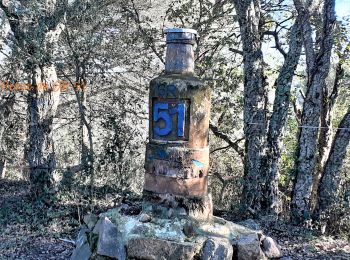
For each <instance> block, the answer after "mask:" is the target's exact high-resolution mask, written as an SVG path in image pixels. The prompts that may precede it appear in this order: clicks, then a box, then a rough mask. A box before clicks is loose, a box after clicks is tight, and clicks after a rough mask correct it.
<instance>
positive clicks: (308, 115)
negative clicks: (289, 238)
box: [291, 0, 336, 223]
mask: <svg viewBox="0 0 350 260" xmlns="http://www.w3.org/2000/svg"><path fill="white" fill-rule="evenodd" d="M294 3H295V6H296V9H297V11H298V13H299V15H301V16H302V23H303V42H304V49H305V55H306V66H307V74H308V77H307V86H306V87H307V91H306V96H305V99H304V104H303V112H302V116H301V124H302V128H301V129H300V132H299V140H298V158H297V162H296V179H295V185H294V190H293V199H292V204H291V207H292V212H291V217H292V220H293V222H295V223H301V222H303V221H304V220H306V219H308V218H310V217H311V214H310V210H311V195H312V186H313V175H314V172H315V166H316V158H317V140H318V132H319V130H318V129H319V126H320V116H321V110H322V99H323V86H324V85H325V84H326V83H325V80H326V77H327V76H328V73H329V68H330V62H331V61H330V57H331V52H332V46H333V34H334V26H335V21H336V19H335V11H334V4H335V3H334V1H332V0H326V1H324V5H323V16H322V36H321V39H320V42H319V46H317V44H314V43H313V35H312V34H313V30H312V25H311V19H312V17H311V13H310V9H311V8H312V1H311V2H307V3H304V2H302V1H299V0H295V1H294ZM317 50H318V52H317Z"/></svg>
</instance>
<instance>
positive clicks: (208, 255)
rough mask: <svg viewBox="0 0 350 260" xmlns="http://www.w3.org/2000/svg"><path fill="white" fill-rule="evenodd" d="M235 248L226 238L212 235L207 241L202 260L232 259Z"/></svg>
mask: <svg viewBox="0 0 350 260" xmlns="http://www.w3.org/2000/svg"><path fill="white" fill-rule="evenodd" d="M232 257H233V249H232V245H231V243H230V241H229V240H228V239H226V238H219V237H212V238H209V239H207V240H206V241H205V243H204V247H203V249H202V255H201V260H231V259H232Z"/></svg>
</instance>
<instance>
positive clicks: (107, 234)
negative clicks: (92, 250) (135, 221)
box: [96, 217, 125, 260]
mask: <svg viewBox="0 0 350 260" xmlns="http://www.w3.org/2000/svg"><path fill="white" fill-rule="evenodd" d="M96 252H97V254H99V255H103V256H108V257H111V258H116V259H118V260H122V259H125V249H124V244H123V241H122V235H121V234H120V232H118V228H117V226H116V225H114V224H113V223H112V222H111V221H110V220H109V219H108V218H107V217H104V218H102V219H101V223H100V226H99V237H98V242H97V251H96Z"/></svg>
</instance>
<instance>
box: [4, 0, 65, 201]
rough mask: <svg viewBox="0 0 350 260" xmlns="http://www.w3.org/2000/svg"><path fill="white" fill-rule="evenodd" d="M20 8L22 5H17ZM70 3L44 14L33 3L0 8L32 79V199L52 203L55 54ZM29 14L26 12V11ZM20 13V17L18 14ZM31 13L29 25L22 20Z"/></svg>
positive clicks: (49, 5)
mask: <svg viewBox="0 0 350 260" xmlns="http://www.w3.org/2000/svg"><path fill="white" fill-rule="evenodd" d="M18 4H19V5H21V4H22V3H18ZM27 4H28V5H27ZM67 4H68V1H66V0H62V1H46V2H45V3H44V4H43V7H44V11H43V10H37V9H32V7H31V5H30V3H26V4H23V5H22V6H16V8H10V7H9V6H6V5H4V4H3V2H2V1H0V8H1V9H2V10H3V11H4V13H5V15H6V17H7V18H8V21H9V24H10V28H11V30H12V32H13V35H14V38H15V41H16V42H15V44H14V46H16V48H18V49H19V50H18V52H19V53H21V55H24V57H25V58H26V59H25V62H26V63H25V64H23V65H24V67H25V71H24V72H25V73H26V74H27V75H28V76H29V77H30V78H29V82H28V83H29V84H30V86H31V88H30V90H29V93H28V98H27V102H28V124H29V127H28V146H27V151H26V156H27V160H28V164H29V179H30V181H31V191H32V195H33V199H41V200H44V201H46V202H49V201H50V197H51V194H52V193H53V192H54V189H53V178H52V177H53V173H54V170H55V153H54V146H53V133H52V129H53V119H54V116H55V113H56V109H57V106H58V103H59V97H60V88H59V86H58V85H57V83H58V82H57V75H56V69H55V67H54V63H53V58H52V56H53V53H55V51H56V50H57V48H58V40H59V36H60V34H61V32H62V30H63V28H64V25H63V24H62V23H61V20H63V19H64V16H65V12H66V6H67ZM27 8H28V10H26V12H23V10H25V9H27ZM18 10H21V13H20V14H18V13H17V11H18ZM27 13H30V19H31V20H32V21H33V22H31V23H28V22H26V21H22V19H24V20H25V19H29V17H27V16H26V14H27Z"/></svg>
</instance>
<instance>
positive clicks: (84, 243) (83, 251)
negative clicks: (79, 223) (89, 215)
mask: <svg viewBox="0 0 350 260" xmlns="http://www.w3.org/2000/svg"><path fill="white" fill-rule="evenodd" d="M88 231H89V230H88V229H87V228H86V227H83V228H82V229H81V230H80V231H79V233H78V238H77V240H76V241H75V245H76V248H75V249H74V251H73V254H72V256H71V258H70V259H71V260H87V259H89V257H90V256H91V254H92V252H91V249H90V246H89V243H88V239H87V235H86V232H88Z"/></svg>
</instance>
